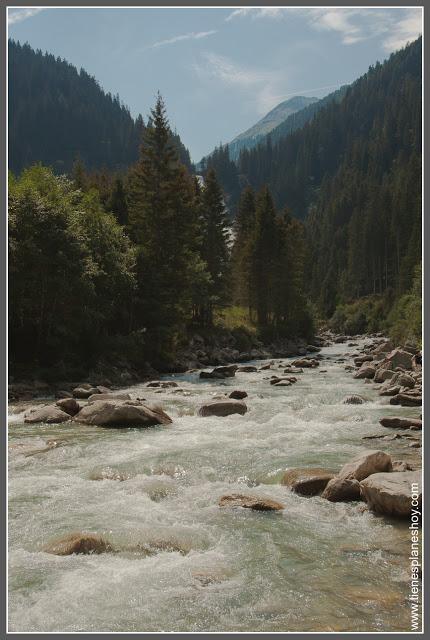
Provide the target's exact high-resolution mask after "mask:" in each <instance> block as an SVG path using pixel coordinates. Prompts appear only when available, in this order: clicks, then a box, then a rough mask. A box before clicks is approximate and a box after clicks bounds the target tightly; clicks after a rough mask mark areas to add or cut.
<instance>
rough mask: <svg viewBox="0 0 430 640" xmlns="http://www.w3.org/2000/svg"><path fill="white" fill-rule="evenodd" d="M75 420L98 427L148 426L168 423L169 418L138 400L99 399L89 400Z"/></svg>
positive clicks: (169, 421) (162, 412)
mask: <svg viewBox="0 0 430 640" xmlns="http://www.w3.org/2000/svg"><path fill="white" fill-rule="evenodd" d="M74 420H75V421H76V422H80V423H84V424H93V425H97V426H99V427H124V428H126V427H150V426H152V425H156V424H170V423H171V422H172V420H171V418H170V417H169V416H168V415H167V413H164V411H163V410H162V409H161V408H160V407H149V406H147V405H144V404H142V403H140V402H138V401H136V402H133V401H125V402H118V401H115V400H99V401H97V400H96V401H95V402H91V403H90V404H88V405H87V406H86V407H83V409H81V411H80V412H79V413H78V414H77V416H75V418H74Z"/></svg>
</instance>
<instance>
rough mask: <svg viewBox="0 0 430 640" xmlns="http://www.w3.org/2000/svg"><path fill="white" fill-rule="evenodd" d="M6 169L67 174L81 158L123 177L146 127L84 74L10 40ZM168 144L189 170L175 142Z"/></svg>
mask: <svg viewBox="0 0 430 640" xmlns="http://www.w3.org/2000/svg"><path fill="white" fill-rule="evenodd" d="M8 51H9V55H8V66H9V76H8V77H9V110H8V111H9V168H10V169H11V170H12V171H14V172H15V173H19V172H20V171H21V170H22V169H23V168H24V167H26V166H29V165H31V164H33V163H35V162H42V163H43V164H46V165H50V166H52V167H53V168H54V170H55V171H56V172H57V173H58V172H69V171H70V170H71V168H72V165H73V163H74V161H75V160H76V159H77V157H79V158H80V159H81V160H82V162H83V163H84V164H85V166H86V167H87V169H90V170H93V169H101V168H106V169H109V170H112V171H123V170H125V169H126V168H127V167H128V166H130V165H131V164H133V163H134V162H135V161H136V160H137V157H138V149H139V145H140V141H141V136H142V131H143V128H144V126H145V125H144V121H143V118H142V116H141V115H139V116H138V117H137V118H136V119H134V118H133V117H132V116H131V114H130V111H129V110H128V108H127V107H126V106H125V105H124V104H123V103H122V102H121V100H120V98H119V96H118V95H116V96H112V95H111V94H110V93H106V92H105V91H103V89H102V88H101V87H100V85H99V83H98V82H97V80H96V79H95V78H93V77H92V76H90V75H89V74H88V73H87V72H86V71H84V69H81V70H80V71H78V70H77V69H76V67H74V66H73V65H72V64H70V63H68V62H66V61H65V60H62V59H61V58H56V57H55V56H53V55H51V54H48V53H45V54H43V53H42V51H40V50H38V51H34V50H33V49H32V48H31V47H30V46H29V45H28V44H24V45H21V44H20V43H18V42H15V41H13V40H9V43H8ZM172 139H173V141H174V143H175V145H176V147H177V149H178V151H179V154H180V157H181V159H182V161H183V163H184V164H186V165H187V166H188V167H191V162H190V157H189V153H188V151H187V150H186V149H185V147H184V146H183V144H182V142H181V141H180V138H179V136H178V135H177V134H176V133H173V132H172Z"/></svg>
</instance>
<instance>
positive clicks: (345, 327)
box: [330, 295, 390, 335]
mask: <svg viewBox="0 0 430 640" xmlns="http://www.w3.org/2000/svg"><path fill="white" fill-rule="evenodd" d="M389 307H390V304H389V299H388V298H387V297H386V296H381V295H374V296H368V297H366V298H361V299H360V300H356V301H354V302H351V303H348V304H343V305H339V306H338V307H337V309H336V311H335V313H334V314H333V316H332V318H331V320H330V327H331V329H333V331H336V332H337V333H343V334H346V335H356V334H362V333H366V332H370V333H372V332H376V331H384V329H385V320H386V317H387V313H388V310H389Z"/></svg>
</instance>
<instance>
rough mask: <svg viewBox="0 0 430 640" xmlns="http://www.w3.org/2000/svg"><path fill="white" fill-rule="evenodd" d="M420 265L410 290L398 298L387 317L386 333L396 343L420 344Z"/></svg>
mask: <svg viewBox="0 0 430 640" xmlns="http://www.w3.org/2000/svg"><path fill="white" fill-rule="evenodd" d="M421 287H422V265H421V263H420V264H419V265H417V267H416V269H415V276H414V281H413V285H412V288H411V290H410V291H409V292H408V293H406V294H405V295H403V296H402V297H401V298H399V299H398V300H397V301H396V303H395V304H394V306H393V308H392V310H391V312H390V314H389V315H388V319H387V325H388V331H389V334H390V336H391V337H392V339H393V340H394V341H396V342H398V343H402V342H406V341H411V342H417V343H418V344H421V342H422V295H421Z"/></svg>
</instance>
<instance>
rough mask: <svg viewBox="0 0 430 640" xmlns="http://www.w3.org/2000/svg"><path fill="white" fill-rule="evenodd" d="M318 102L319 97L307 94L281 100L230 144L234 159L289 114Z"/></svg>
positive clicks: (231, 154)
mask: <svg viewBox="0 0 430 640" xmlns="http://www.w3.org/2000/svg"><path fill="white" fill-rule="evenodd" d="M314 102H318V98H314V97H312V98H307V97H305V96H294V97H292V98H289V99H288V100H284V101H283V102H280V103H279V104H278V105H276V107H274V108H273V109H272V110H271V111H269V113H267V114H266V115H265V116H264V117H263V118H261V120H259V121H258V122H257V123H256V124H254V125H253V126H252V127H250V128H249V129H247V130H246V131H244V132H243V133H240V134H239V135H238V136H236V137H235V138H234V139H233V140H232V141H231V142H230V144H229V149H230V156H231V157H232V158H233V159H234V158H236V157H237V156H238V155H239V152H240V150H241V149H244V148H248V149H250V148H251V147H253V146H255V144H256V143H257V142H258V141H259V140H260V138H261V137H263V136H265V135H267V134H268V133H270V131H272V130H273V129H275V128H276V127H277V126H278V125H279V124H281V123H282V122H284V120H286V119H287V118H288V117H289V116H291V115H292V114H293V113H296V112H297V111H301V110H302V109H304V108H305V107H307V106H309V105H310V104H313V103H314Z"/></svg>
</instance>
